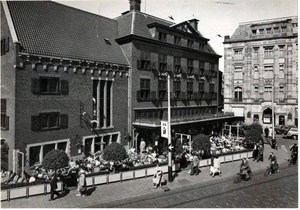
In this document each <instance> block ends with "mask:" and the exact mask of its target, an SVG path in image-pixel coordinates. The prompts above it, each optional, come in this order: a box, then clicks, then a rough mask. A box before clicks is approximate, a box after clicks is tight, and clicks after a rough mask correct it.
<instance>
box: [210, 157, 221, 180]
mask: <svg viewBox="0 0 300 210" xmlns="http://www.w3.org/2000/svg"><path fill="white" fill-rule="evenodd" d="M216 173H218V174H219V175H221V164H220V160H219V156H216V157H215V158H214V161H213V164H212V166H211V167H210V175H212V177H215V174H216Z"/></svg>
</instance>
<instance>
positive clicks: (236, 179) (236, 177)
mask: <svg viewBox="0 0 300 210" xmlns="http://www.w3.org/2000/svg"><path fill="white" fill-rule="evenodd" d="M241 181H242V180H241V177H240V175H239V174H238V175H236V176H235V178H234V181H233V182H234V183H239V182H241Z"/></svg>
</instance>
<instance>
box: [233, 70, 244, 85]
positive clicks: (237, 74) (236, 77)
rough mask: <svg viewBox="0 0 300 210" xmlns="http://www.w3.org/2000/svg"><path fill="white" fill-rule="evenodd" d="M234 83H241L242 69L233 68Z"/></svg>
mask: <svg viewBox="0 0 300 210" xmlns="http://www.w3.org/2000/svg"><path fill="white" fill-rule="evenodd" d="M234 82H235V83H237V82H238V83H242V82H243V69H242V67H235V69H234Z"/></svg>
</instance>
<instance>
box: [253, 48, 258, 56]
mask: <svg viewBox="0 0 300 210" xmlns="http://www.w3.org/2000/svg"><path fill="white" fill-rule="evenodd" d="M258 49H259V48H258V47H254V48H253V58H258Z"/></svg>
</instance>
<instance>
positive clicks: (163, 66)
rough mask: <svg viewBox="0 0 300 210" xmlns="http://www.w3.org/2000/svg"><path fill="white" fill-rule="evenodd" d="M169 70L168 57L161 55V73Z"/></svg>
mask: <svg viewBox="0 0 300 210" xmlns="http://www.w3.org/2000/svg"><path fill="white" fill-rule="evenodd" d="M166 70H167V56H166V55H159V71H166Z"/></svg>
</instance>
